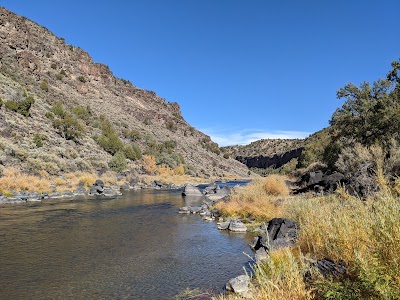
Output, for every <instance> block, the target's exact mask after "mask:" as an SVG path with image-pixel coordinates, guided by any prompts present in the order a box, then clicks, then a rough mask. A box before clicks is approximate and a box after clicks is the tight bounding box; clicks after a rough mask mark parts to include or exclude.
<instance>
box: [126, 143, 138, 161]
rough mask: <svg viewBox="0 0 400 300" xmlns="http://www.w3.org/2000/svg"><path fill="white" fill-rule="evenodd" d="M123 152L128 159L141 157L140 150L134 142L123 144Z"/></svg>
mask: <svg viewBox="0 0 400 300" xmlns="http://www.w3.org/2000/svg"><path fill="white" fill-rule="evenodd" d="M124 154H125V156H126V158H128V159H130V160H133V161H134V160H137V159H140V158H142V152H141V151H140V148H139V147H138V146H137V145H136V144H130V145H125V147H124Z"/></svg>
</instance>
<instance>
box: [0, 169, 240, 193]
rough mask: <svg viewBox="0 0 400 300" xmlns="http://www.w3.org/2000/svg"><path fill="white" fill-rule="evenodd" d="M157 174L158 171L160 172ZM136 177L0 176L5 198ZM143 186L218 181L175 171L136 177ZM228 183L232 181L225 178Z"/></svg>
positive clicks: (12, 173) (113, 174)
mask: <svg viewBox="0 0 400 300" xmlns="http://www.w3.org/2000/svg"><path fill="white" fill-rule="evenodd" d="M157 173H158V172H157ZM132 177H134V176H121V175H119V174H118V173H116V172H112V171H108V172H106V173H103V174H102V175H100V176H99V175H97V174H93V173H89V172H69V173H65V174H63V175H60V176H51V175H49V174H48V173H46V172H42V173H41V174H40V175H39V176H33V175H29V174H25V173H23V172H21V171H20V170H18V169H17V168H7V169H4V170H3V172H2V176H1V177H0V193H1V194H3V195H5V196H11V195H12V192H13V191H14V192H20V191H26V192H37V193H43V192H47V193H49V192H51V191H53V190H54V189H55V190H56V191H57V192H63V191H73V190H76V189H77V187H78V186H79V184H82V183H83V185H84V186H83V187H84V188H86V189H88V188H90V186H91V185H93V183H94V182H95V181H96V180H97V179H100V180H102V181H103V182H104V183H105V185H107V186H112V185H118V186H121V185H123V184H126V183H129V181H130V180H131V178H132ZM137 177H138V178H139V179H140V180H143V182H144V183H146V184H148V185H150V184H151V183H152V182H154V181H155V180H158V181H161V182H164V183H174V184H178V185H180V184H185V183H204V182H212V181H214V180H217V179H219V178H214V177H210V178H203V177H193V176H190V175H187V174H181V173H180V174H174V173H173V172H160V173H159V174H156V175H139V176H137ZM224 179H226V180H229V179H233V178H229V177H227V178H224Z"/></svg>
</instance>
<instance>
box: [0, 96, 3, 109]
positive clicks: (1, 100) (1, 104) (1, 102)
mask: <svg viewBox="0 0 400 300" xmlns="http://www.w3.org/2000/svg"><path fill="white" fill-rule="evenodd" d="M2 106H3V99H1V97H0V108H1V107H2Z"/></svg>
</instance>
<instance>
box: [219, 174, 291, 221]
mask: <svg viewBox="0 0 400 300" xmlns="http://www.w3.org/2000/svg"><path fill="white" fill-rule="evenodd" d="M287 179H288V178H287V177H286V176H281V175H271V176H269V177H265V178H257V179H255V180H254V181H253V182H251V183H250V184H249V185H247V186H246V187H240V188H237V189H236V190H235V191H234V192H233V194H232V195H231V197H230V200H229V201H228V202H219V203H217V205H216V208H217V209H219V210H221V211H222V212H223V213H224V214H226V215H229V216H234V217H240V218H245V217H253V218H256V219H262V220H265V219H267V220H269V219H271V218H273V217H280V216H282V215H283V210H284V206H285V204H283V205H277V204H276V201H277V200H278V199H279V198H287V197H288V196H289V189H288V187H287V186H286V183H285V180H287Z"/></svg>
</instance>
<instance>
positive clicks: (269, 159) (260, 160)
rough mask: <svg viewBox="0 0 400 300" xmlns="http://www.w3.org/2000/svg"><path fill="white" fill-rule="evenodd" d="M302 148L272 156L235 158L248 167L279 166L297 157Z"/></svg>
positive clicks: (265, 167) (264, 167)
mask: <svg viewBox="0 0 400 300" xmlns="http://www.w3.org/2000/svg"><path fill="white" fill-rule="evenodd" d="M303 149H304V148H302V147H301V148H297V149H293V150H289V151H287V152H284V153H282V154H275V155H273V156H263V155H259V156H236V159H237V160H238V161H240V162H241V163H243V164H245V165H246V166H248V167H249V168H258V169H267V168H269V167H274V168H280V167H282V166H283V165H284V164H287V163H288V162H289V161H291V160H292V159H295V158H299V157H300V155H301V152H302V151H303Z"/></svg>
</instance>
